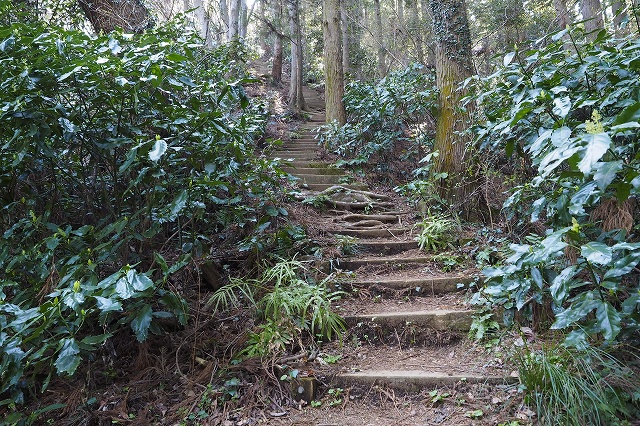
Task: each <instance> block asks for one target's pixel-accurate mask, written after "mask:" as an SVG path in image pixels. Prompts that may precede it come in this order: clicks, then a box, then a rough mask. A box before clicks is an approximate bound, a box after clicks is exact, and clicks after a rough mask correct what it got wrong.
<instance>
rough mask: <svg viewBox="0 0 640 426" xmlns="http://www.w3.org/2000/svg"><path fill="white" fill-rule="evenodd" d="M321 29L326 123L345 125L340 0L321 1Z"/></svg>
mask: <svg viewBox="0 0 640 426" xmlns="http://www.w3.org/2000/svg"><path fill="white" fill-rule="evenodd" d="M322 12H323V19H322V29H323V34H324V75H325V105H326V116H327V123H330V122H332V121H337V122H338V124H339V125H341V126H342V125H344V123H346V121H347V119H346V113H345V110H344V104H343V103H342V97H343V96H344V74H343V69H342V43H341V36H342V34H341V31H340V0H323V7H322Z"/></svg>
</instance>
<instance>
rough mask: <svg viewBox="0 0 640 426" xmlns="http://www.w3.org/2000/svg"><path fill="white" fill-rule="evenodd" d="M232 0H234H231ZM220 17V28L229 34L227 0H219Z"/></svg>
mask: <svg viewBox="0 0 640 426" xmlns="http://www.w3.org/2000/svg"><path fill="white" fill-rule="evenodd" d="M231 1H234V0H231ZM218 4H219V5H220V19H221V20H222V29H223V30H224V31H225V33H226V34H227V35H228V34H229V3H227V0H220V2H219V3H218Z"/></svg>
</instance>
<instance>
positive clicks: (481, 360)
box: [272, 88, 527, 426]
mask: <svg viewBox="0 0 640 426" xmlns="http://www.w3.org/2000/svg"><path fill="white" fill-rule="evenodd" d="M305 97H306V100H307V103H308V108H309V120H308V121H307V122H306V123H304V124H302V125H301V126H300V127H299V128H298V130H297V132H296V137H295V138H294V139H288V140H285V141H284V142H285V143H284V145H283V147H282V148H281V149H280V150H278V151H277V152H276V153H275V155H276V156H278V157H280V158H283V159H287V160H288V161H289V163H290V167H288V168H287V169H286V170H287V171H289V173H291V174H293V175H294V176H296V177H298V178H299V179H300V181H299V183H300V188H301V191H302V192H303V193H304V195H305V196H306V197H313V196H315V197H316V199H317V200H321V201H322V203H323V204H324V205H323V208H321V209H319V214H320V216H321V218H322V220H321V221H320V222H321V223H322V224H323V225H322V226H323V227H324V231H325V232H326V233H327V234H333V235H335V236H336V241H337V242H338V244H339V245H340V247H339V249H338V250H337V251H338V252H340V250H342V253H343V255H341V256H339V257H337V258H335V259H333V260H332V261H331V265H330V268H331V269H332V270H333V271H338V270H339V271H342V272H347V273H348V275H350V276H351V279H350V280H347V281H346V282H345V281H342V282H340V283H339V284H340V285H341V286H343V288H348V289H349V290H350V291H349V296H347V297H346V298H344V299H342V300H341V301H340V302H339V303H338V304H336V305H335V306H334V307H335V309H336V310H337V311H338V312H339V313H340V314H341V315H343V316H344V318H345V319H346V322H347V325H348V331H347V333H346V335H345V336H344V338H343V342H344V344H343V345H339V344H337V343H334V344H331V345H325V346H324V347H323V349H322V352H321V353H320V356H319V357H318V358H317V359H316V360H314V361H312V362H299V363H297V364H295V363H294V364H291V365H290V366H291V367H292V368H297V369H300V370H301V371H303V370H304V371H306V372H307V373H308V375H309V376H311V377H313V378H315V380H316V381H317V382H318V391H317V392H316V393H315V395H313V398H314V399H315V400H316V401H318V402H315V403H314V405H316V407H309V406H306V407H303V406H301V407H300V410H298V411H296V410H292V411H290V412H288V414H287V415H286V416H284V417H283V418H280V419H275V418H274V419H273V420H272V422H273V424H287V425H315V426H322V425H324V426H329V425H372V426H374V425H375V426H378V425H380V426H382V425H480V424H483V425H484V424H487V425H488V424H499V423H502V422H506V421H507V420H513V419H514V418H517V417H518V416H519V417H520V418H521V419H522V418H523V415H522V413H521V412H520V413H519V412H518V410H517V408H518V407H517V405H518V404H517V402H516V401H519V397H518V396H517V379H515V378H514V377H513V371H512V367H511V366H509V365H508V363H506V362H505V360H504V359H502V354H501V353H500V351H499V350H496V349H495V348H493V349H492V350H489V351H488V350H486V349H485V348H484V347H481V346H477V345H475V344H473V343H472V342H471V341H469V340H468V338H467V332H468V330H469V327H470V324H471V321H472V315H473V313H474V312H473V310H472V309H471V308H470V307H469V306H468V305H467V303H466V298H465V293H464V291H461V290H460V289H465V288H468V285H469V283H471V282H473V281H474V280H475V277H474V276H472V275H471V274H469V273H450V274H447V273H443V272H442V271H440V270H439V268H437V266H434V262H433V258H432V256H429V255H427V254H426V253H424V252H422V251H420V250H418V247H417V243H416V241H415V240H414V237H415V233H416V215H415V213H414V212H413V211H411V209H410V208H408V207H407V206H406V205H404V204H403V203H402V202H401V201H399V200H397V199H395V198H394V197H393V196H388V195H385V194H378V193H377V192H376V188H369V187H367V186H366V185H364V184H362V183H351V184H348V185H347V184H344V182H349V179H348V176H347V175H346V174H345V173H344V172H343V171H341V170H337V169H335V168H333V167H331V164H330V163H327V162H323V161H321V160H320V159H319V156H318V147H317V141H316V140H315V134H316V133H315V130H316V128H317V127H318V126H319V125H320V124H322V123H324V120H325V117H324V110H323V108H324V104H323V101H322V98H321V95H320V93H318V92H316V91H314V90H311V89H309V88H305ZM318 195H320V196H318ZM341 275H344V274H341ZM318 404H320V405H319V406H318ZM524 418H526V416H524ZM526 423H527V422H526V421H525V422H523V423H521V424H526ZM512 424H517V423H512Z"/></svg>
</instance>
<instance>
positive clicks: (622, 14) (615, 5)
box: [611, 0, 627, 32]
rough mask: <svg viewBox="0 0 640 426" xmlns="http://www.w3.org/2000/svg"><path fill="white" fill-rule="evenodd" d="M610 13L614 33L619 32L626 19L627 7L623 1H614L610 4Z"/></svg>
mask: <svg viewBox="0 0 640 426" xmlns="http://www.w3.org/2000/svg"><path fill="white" fill-rule="evenodd" d="M611 11H612V12H613V28H614V30H615V31H616V32H620V27H621V26H622V23H623V22H624V21H625V20H626V19H627V6H626V5H625V2H624V0H614V1H613V2H612V3H611Z"/></svg>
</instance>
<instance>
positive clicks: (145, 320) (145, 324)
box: [131, 305, 153, 342]
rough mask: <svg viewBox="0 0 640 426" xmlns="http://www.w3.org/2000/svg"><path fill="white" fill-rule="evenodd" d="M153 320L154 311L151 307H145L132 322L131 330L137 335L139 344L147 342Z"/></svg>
mask: <svg viewBox="0 0 640 426" xmlns="http://www.w3.org/2000/svg"><path fill="white" fill-rule="evenodd" d="M152 318H153V311H152V310H151V306H150V305H144V306H143V307H142V308H140V310H139V311H138V313H137V314H136V316H135V318H134V319H133V320H132V321H131V329H132V330H133V332H134V333H135V334H136V339H138V342H144V341H145V340H147V335H148V334H149V326H150V325H151V319H152Z"/></svg>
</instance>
